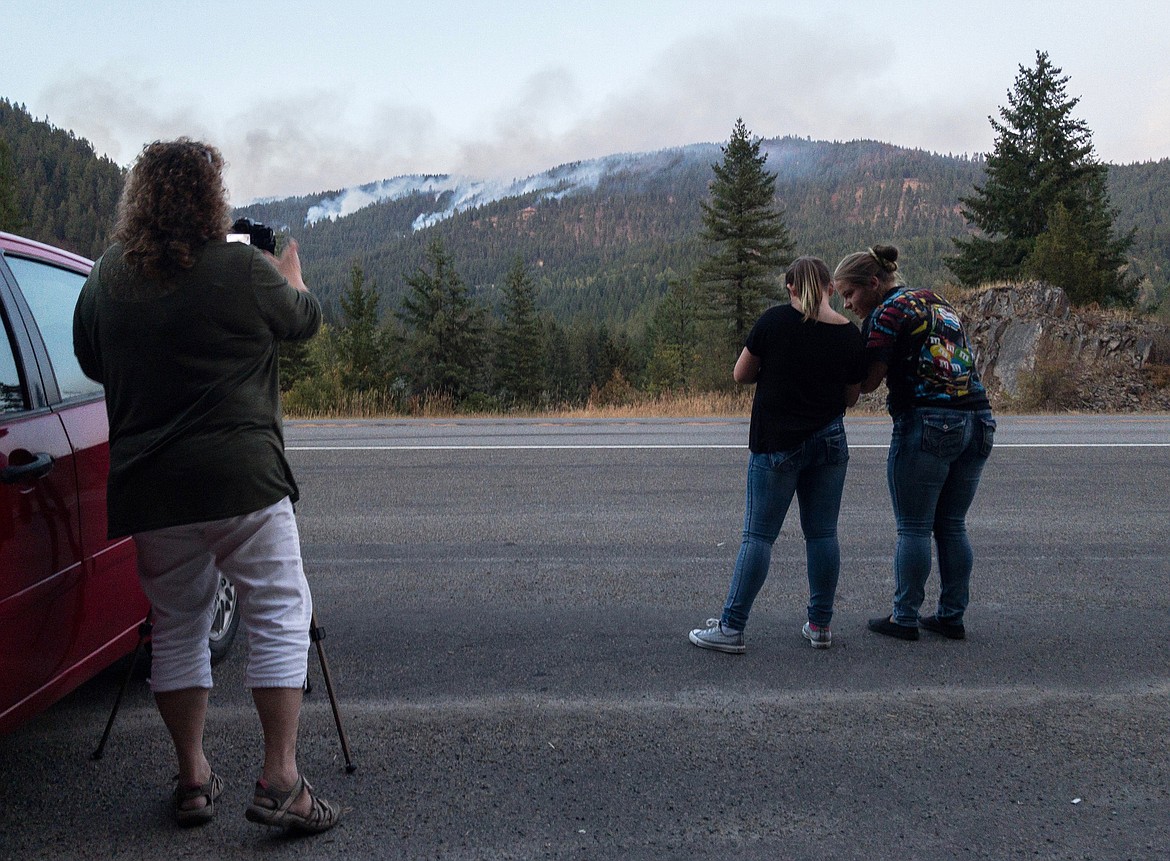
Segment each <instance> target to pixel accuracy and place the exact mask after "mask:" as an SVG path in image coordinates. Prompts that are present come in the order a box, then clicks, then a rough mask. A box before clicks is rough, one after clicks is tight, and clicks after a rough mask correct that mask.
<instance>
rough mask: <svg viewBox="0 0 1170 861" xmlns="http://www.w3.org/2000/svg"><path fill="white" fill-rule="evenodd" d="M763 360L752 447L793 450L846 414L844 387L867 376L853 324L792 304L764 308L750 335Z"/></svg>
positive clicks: (754, 407) (751, 347)
mask: <svg viewBox="0 0 1170 861" xmlns="http://www.w3.org/2000/svg"><path fill="white" fill-rule="evenodd" d="M746 346H747V348H748V351H749V352H750V353H751V354H752V355H753V356H755V357H756V358H758V359H759V360H760V373H759V376H758V377H757V379H756V395H755V400H754V401H753V402H752V424H751V432H750V434H749V438H748V446H749V448H751V450H752V451H753V452H755V453H756V454H765V453H767V452H775V451H789V450H790V449H794V448H796V447H797V446H798V445H800V444H801V443H802V442H804V441H805V440H806V439H808V438H809V437H810V436H812V435H813V433H815V432H816V431H818V430H820V429H821V428H823V427H824V426H825V425H827V424H828V423H829V422H831V421H833V419H835V418H837V417H838V416H840V415H842V414H843V413H844V412H845V389H846V387H847V386H850V385H852V384H855V383H859V382H861V380H862V379H863V378H864V376H865V365H864V351H863V347H862V340H861V332H860V331H858V329H857V327H856V326H855V325H853V323H840V324H835V323H822V322H819V321H816V320H809V321H807V322H806V321H805V320H804V319H803V317H802V316H801V314H800V312H799V311H797V310H796V309H795V308H793V307H792V306H791V305H777V306H775V307H773V308H769V309H768V310H767V311H765V312H764V313H763V314H762V315H761V316H760V319H759V320H757V321H756V325H755V326H753V327H752V331H751V333H750V334H749V335H748V338H747V345H746Z"/></svg>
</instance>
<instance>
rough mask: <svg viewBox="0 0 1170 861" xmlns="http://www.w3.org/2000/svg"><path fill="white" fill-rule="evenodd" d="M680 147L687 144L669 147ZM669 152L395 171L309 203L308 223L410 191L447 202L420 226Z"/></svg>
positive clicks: (654, 163) (588, 180) (651, 161)
mask: <svg viewBox="0 0 1170 861" xmlns="http://www.w3.org/2000/svg"><path fill="white" fill-rule="evenodd" d="M671 152H673V153H682V152H685V150H675V151H671ZM671 152H668V153H652V154H641V155H633V154H620V155H610V156H606V157H605V158H600V159H594V160H591V161H582V162H573V163H571V164H565V165H561V166H559V167H555V168H553V169H551V170H547V171H545V172H544V173H540V174H536V175H534V176H529V177H525V178H524V179H517V180H511V181H504V180H492V179H476V178H472V177H467V176H450V175H443V176H420V175H410V176H397V177H394V178H392V179H385V180H382V181H381V182H375V183H368V184H366V185H362V186H359V187H357V188H350V189H345V190H344V191H342V192H341V193H340V194H337V195H334V196H333V197H329V198H326V199H324V200H321V201H320V202H319V203H317V204H316V205H315V206H313V207H311V208H310V209H309V211H308V213H307V214H306V216H305V223H306V224H315V223H317V222H318V221H321V220H322V219H328V220H331V221H336V220H337V219H338V218H344V217H345V216H347V215H353V214H354V213H355V212H357V211H358V210H361V209H364V208H365V207H367V206H373V205H374V204H377V203H382V202H385V201H394V200H401V199H403V198H406V197H410V196H411V195H416V194H422V195H429V196H432V197H433V198H434V202H435V203H436V204H438V203H439V202H440V201H442V200H445V201H446V202H445V205H444V206H442V207H441V208H436V209H433V210H430V211H428V212H423V213H420V214H419V216H418V217H417V218H416V219H415V220H414V223H413V224H412V225H411V228H412V229H413V230H421V229H422V228H424V227H430V226H432V225H434V224H438V223H439V222H440V221H443V220H445V219H447V218H450V217H451V216H453V215H455V214H456V213H458V212H464V211H466V210H468V209H474V208H475V207H477V206H484V205H486V204H489V203H492V202H494V201H497V200H502V199H503V198H506V197H520V196H522V195H527V194H532V193H533V192H543V194H542V195H541V197H542V198H543V199H546V200H547V199H553V200H559V199H561V198H563V197H565V196H567V195H571V194H575V193H577V192H581V191H592V190H594V189H596V188H597V186H598V185H599V184H600V183H601V181H602V179H604V178H605V177H607V176H612V175H614V174H617V173H620V172H622V171H636V172H650V171H653V170H655V169H657V167H659V166H660V165H661V163H662V160H663V159H669V158H672V157H675V156H673V155H671Z"/></svg>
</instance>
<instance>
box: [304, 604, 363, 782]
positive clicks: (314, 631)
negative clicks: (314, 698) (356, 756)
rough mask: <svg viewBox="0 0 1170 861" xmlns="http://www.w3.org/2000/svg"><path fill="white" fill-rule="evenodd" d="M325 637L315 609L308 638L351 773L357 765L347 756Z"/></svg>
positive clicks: (346, 763) (346, 746)
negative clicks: (318, 662)
mask: <svg viewBox="0 0 1170 861" xmlns="http://www.w3.org/2000/svg"><path fill="white" fill-rule="evenodd" d="M324 638H325V631H324V630H322V629H321V628H319V627H317V611H316V610H314V611H313V616H312V619H311V620H310V622H309V639H311V640H312V641H313V642H314V643H315V644H316V646H317V658H318V659H319V660H320V661H321V676H322V677H323V678H324V679H325V690H326V692H328V694H329V705H330V706H332V707H333V721H334V723H336V724H337V735H338V737H339V738H340V739H341V753H342V754H343V755H344V756H345V772H346V774H353V773H354V772H355V771H357V766H356V765H354V764H353V760H352V759H350V756H349V740H348V739H347V738H346V737H345V728H344V727H343V726H342V725H341V710H340V709H338V707H337V695H336V694H334V693H333V679H332V677H331V676H330V675H329V661H327V660H326V659H325V647H324V646H322V645H321V640H323V639H324Z"/></svg>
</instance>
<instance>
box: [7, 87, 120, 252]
mask: <svg viewBox="0 0 1170 861" xmlns="http://www.w3.org/2000/svg"><path fill="white" fill-rule="evenodd" d="M4 149H6V150H7V156H8V158H7V162H8V166H7V167H8V171H7V172H8V174H9V175H8V177H7V180H8V182H10V183H11V188H12V191H13V195H12V196H13V198H14V199H15V204H16V205H15V212H14V213H13V214H12V215H11V216H10V217H8V218H5V219H4V223H2V224H0V230H7V231H9V232H12V233H20V234H23V235H25V236H29V237H31V238H33V239H39V240H40V241H42V242H48V243H50V244H52V245H58V246H61V247H62V248H67V249H69V250H70V251H74V252H76V253H78V254H84V255H85V256H87V257H96V256H97V255H98V254H100V253H101V252H102V249H103V248H105V246H106V244H107V242H108V241H109V231H110V227H111V226H112V225H113V223H114V210H115V208H116V207H117V204H118V195H119V194H120V193H121V191H122V180H123V176H124V173H123V171H122V169H121V168H120V167H118V165H116V164H114V163H113V162H112V161H110V160H109V159H108V158H105V157H103V156H98V155H97V154H96V153H95V152H94V149H93V146H92V145H91V144H90V143H89V141H87V140H85V139H84V138H78V137H76V136H75V135H74V134H73V133H72V132H69V131H65V130H64V129H58V128H55V127H54V126H52V125H50V124H49V123H48V122H45V121H42V120H34V119H33V118H32V117H31V116H30V115H29V113H28V111H27V110H25V108H24V106H23V105H13V104H12V103H11V102H9V101H7V100H6V99H0V150H4ZM4 173H5V166H4V165H2V164H0V183H3V182H4V181H5V177H4V175H3V174H4Z"/></svg>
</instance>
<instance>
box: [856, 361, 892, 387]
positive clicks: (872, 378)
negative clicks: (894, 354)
mask: <svg viewBox="0 0 1170 861" xmlns="http://www.w3.org/2000/svg"><path fill="white" fill-rule="evenodd" d="M868 367H869V370H868V373H867V374H866V375H865V379H864V380H862V381H861V391H863V392H865V393H866V394H869V393H870V392H872V391H875V390H876V389H877V387H878V386H880V385H881V384H882V380H884V379H885V378H886V371H887V370H889V366H888V365H887V364H886V363H885V362H871V363H870V364H869V366H868Z"/></svg>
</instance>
